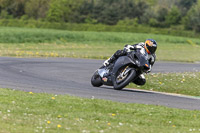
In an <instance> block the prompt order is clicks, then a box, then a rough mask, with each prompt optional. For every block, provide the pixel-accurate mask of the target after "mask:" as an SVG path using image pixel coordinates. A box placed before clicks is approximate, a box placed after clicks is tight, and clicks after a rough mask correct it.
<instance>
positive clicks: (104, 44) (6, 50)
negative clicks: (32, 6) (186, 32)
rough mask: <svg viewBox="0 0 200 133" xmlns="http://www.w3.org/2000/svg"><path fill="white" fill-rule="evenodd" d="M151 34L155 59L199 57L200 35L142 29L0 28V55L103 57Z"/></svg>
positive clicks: (197, 58) (195, 59)
mask: <svg viewBox="0 0 200 133" xmlns="http://www.w3.org/2000/svg"><path fill="white" fill-rule="evenodd" d="M147 38H153V39H155V40H157V42H158V50H157V57H158V58H157V59H158V60H167V61H169V60H170V61H183V62H195V61H200V54H199V53H200V39H197V38H187V37H174V36H167V35H154V34H143V33H123V32H121V33H116V32H83V31H81V32H79V31H63V30H47V29H29V28H5V27H1V28H0V56H18V57H77V58H95V59H106V58H108V57H110V56H111V55H112V54H113V53H114V52H115V51H116V50H118V49H123V46H124V45H125V44H135V43H138V42H141V41H144V40H145V39H147Z"/></svg>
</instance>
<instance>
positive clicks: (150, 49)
mask: <svg viewBox="0 0 200 133" xmlns="http://www.w3.org/2000/svg"><path fill="white" fill-rule="evenodd" d="M144 48H145V49H146V51H147V53H148V54H154V53H155V52H156V49H157V43H156V41H155V40H153V39H147V40H146V41H145V45H144Z"/></svg>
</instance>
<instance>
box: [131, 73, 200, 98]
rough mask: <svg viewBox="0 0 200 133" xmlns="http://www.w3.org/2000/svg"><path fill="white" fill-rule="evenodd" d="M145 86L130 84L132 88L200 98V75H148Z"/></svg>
mask: <svg viewBox="0 0 200 133" xmlns="http://www.w3.org/2000/svg"><path fill="white" fill-rule="evenodd" d="M146 78H147V83H146V84H145V85H144V86H136V85H134V84H130V85H129V86H128V87H130V88H138V89H145V90H153V91H159V92H169V93H177V94H184V95H191V96H200V73H199V72H197V73H192V72H190V73H189V72H187V73H158V74H148V75H146Z"/></svg>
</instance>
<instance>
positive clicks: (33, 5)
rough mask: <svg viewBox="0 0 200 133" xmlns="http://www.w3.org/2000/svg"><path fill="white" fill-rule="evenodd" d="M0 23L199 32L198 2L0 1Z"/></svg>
mask: <svg viewBox="0 0 200 133" xmlns="http://www.w3.org/2000/svg"><path fill="white" fill-rule="evenodd" d="M0 19H22V20H29V19H34V20H41V21H48V22H59V23H65V22H67V23H91V24H106V25H138V24H142V25H148V26H151V27H161V28H165V27H170V26H179V25H182V26H184V27H185V29H189V30H195V31H197V32H200V0H0Z"/></svg>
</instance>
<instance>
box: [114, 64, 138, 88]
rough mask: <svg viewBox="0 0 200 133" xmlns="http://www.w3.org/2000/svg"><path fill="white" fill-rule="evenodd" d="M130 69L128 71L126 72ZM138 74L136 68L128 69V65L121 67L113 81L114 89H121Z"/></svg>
mask: <svg viewBox="0 0 200 133" xmlns="http://www.w3.org/2000/svg"><path fill="white" fill-rule="evenodd" d="M126 71H128V72H126ZM135 76H136V71H135V70H134V69H131V70H128V67H126V68H122V69H120V70H119V71H118V72H117V74H116V76H115V79H114V81H113V85H114V89H115V90H121V89H123V88H124V87H125V86H127V85H128V84H129V83H130V82H131V81H132V80H133V79H134V77H135Z"/></svg>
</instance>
